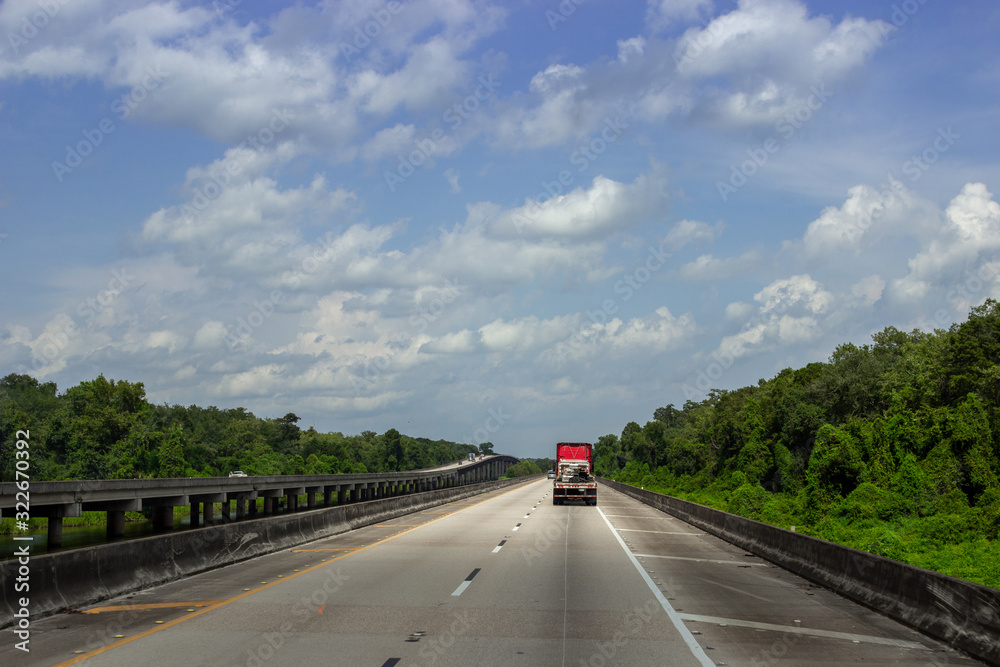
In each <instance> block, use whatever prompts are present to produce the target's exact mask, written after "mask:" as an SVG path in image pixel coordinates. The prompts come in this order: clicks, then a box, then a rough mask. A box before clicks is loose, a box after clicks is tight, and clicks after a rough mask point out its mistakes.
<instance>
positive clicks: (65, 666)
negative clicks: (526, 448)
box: [53, 485, 521, 667]
mask: <svg viewBox="0 0 1000 667" xmlns="http://www.w3.org/2000/svg"><path fill="white" fill-rule="evenodd" d="M520 488H521V485H517V486H515V487H514V488H513V489H510V490H509V491H505V492H504V493H501V494H500V495H499V496H493V497H492V498H487V499H485V500H482V501H480V502H478V503H476V504H475V505H481V504H483V503H488V502H489V501H491V500H496V499H497V498H500V497H502V496H505V495H507V494H508V493H513V492H514V491H518V490H520ZM475 505H469V507H475ZM464 511H465V510H456V511H455V512H464ZM455 512H448V513H447V514H446V516H447V515H450V514H454V513H455ZM444 518H445V517H444V516H441V517H438V518H437V519H431V520H430V521H428V522H427V523H422V524H420V525H419V526H417V527H415V528H410V529H409V530H404V531H403V532H401V533H395V534H393V535H389V536H388V537H384V538H382V539H381V540H379V541H377V542H372V543H371V544H369V545H367V546H364V547H359V548H357V549H352V550H351V551H349V552H347V553H345V554H341V555H339V556H337V557H335V558H331V559H330V560H328V561H326V562H321V563H319V564H317V565H312V566H310V567H308V568H306V569H304V570H302V571H301V572H298V573H296V574H291V575H288V576H287V577H285V578H283V579H280V580H278V581H272V582H271V583H269V584H265V585H263V586H258V587H257V588H255V589H253V590H250V591H247V592H245V593H240V594H239V595H237V596H235V597H231V598H229V599H228V600H222V601H220V602H216V603H215V604H213V605H210V606H208V607H202V608H201V609H199V610H198V611H196V612H193V613H190V614H185V615H184V616H182V617H180V618H175V619H174V620H172V621H167V622H166V623H164V624H163V625H157V626H156V627H153V628H149V629H148V630H143V631H142V632H140V633H138V634H135V635H132V636H131V637H125V638H124V639H119V640H118V641H116V642H113V643H111V644H108V645H107V646H102V647H101V648H97V649H94V650H93V651H90V652H89V653H84V654H83V655H78V656H76V657H75V658H71V659H69V660H66V661H64V662H60V663H58V664H56V665H53V667H69V665H75V664H77V663H80V662H83V661H84V660H87V659H89V658H93V657H94V656H98V655H100V654H102V653H105V652H107V651H110V650H111V649H114V648H118V647H119V646H124V645H125V644H128V643H130V642H134V641H135V640H137V639H142V638H143V637H148V636H149V635H151V634H154V633H156V632H160V631H162V630H166V629H167V628H171V627H173V626H175V625H178V624H180V623H183V622H184V621H189V620H191V619H192V618H194V617H196V616H201V615H202V614H205V613H208V612H210V611H215V610H216V609H218V608H220V607H223V606H225V605H227V604H229V603H230V602H236V601H237V600H242V599H243V598H245V597H247V596H250V595H253V594H254V593H259V592H261V591H263V590H266V589H268V588H271V587H272V586H277V585H278V584H283V583H285V582H286V581H290V580H292V579H294V578H295V577H298V576H301V575H303V574H306V573H307V572H312V571H313V570H316V569H318V568H321V567H326V566H327V565H329V564H331V563H333V562H335V561H338V560H340V559H341V558H347V557H348V556H353V555H354V554H356V553H357V552H359V551H364V550H366V549H371V548H372V547H374V546H376V545H379V544H382V543H383V542H388V541H389V540H394V539H396V538H397V537H400V536H401V535H406V534H407V533H410V532H412V531H414V530H418V529H420V528H422V527H424V526H429V525H431V524H432V523H437V522H438V521H440V520H441V519H444Z"/></svg>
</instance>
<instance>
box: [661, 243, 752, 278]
mask: <svg viewBox="0 0 1000 667" xmlns="http://www.w3.org/2000/svg"><path fill="white" fill-rule="evenodd" d="M764 261H765V257H764V255H763V254H762V253H761V252H760V251H759V250H754V249H751V250H747V251H746V252H744V253H743V254H741V255H739V256H737V257H729V258H726V259H719V258H718V257H714V256H712V255H701V256H700V257H698V258H697V259H696V260H694V261H693V262H689V263H687V264H685V265H684V266H682V267H681V268H680V270H679V271H678V275H679V276H680V278H681V279H682V280H688V281H692V282H702V281H707V280H725V279H727V278H732V277H733V276H738V275H742V274H744V273H747V272H749V271H752V270H754V269H756V268H758V267H759V266H761V265H762V264H763V263H764Z"/></svg>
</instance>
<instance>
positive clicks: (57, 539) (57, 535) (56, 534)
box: [48, 516, 63, 549]
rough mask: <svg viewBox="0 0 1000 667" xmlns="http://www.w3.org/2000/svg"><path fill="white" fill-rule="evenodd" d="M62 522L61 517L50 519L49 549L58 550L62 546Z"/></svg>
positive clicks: (51, 517)
mask: <svg viewBox="0 0 1000 667" xmlns="http://www.w3.org/2000/svg"><path fill="white" fill-rule="evenodd" d="M62 520H63V518H62V517H61V516H50V517H49V521H48V523H49V525H48V529H49V547H48V548H49V549H56V548H58V547H61V546H62V526H63V524H62Z"/></svg>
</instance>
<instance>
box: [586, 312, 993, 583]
mask: <svg viewBox="0 0 1000 667" xmlns="http://www.w3.org/2000/svg"><path fill="white" fill-rule="evenodd" d="M872 340H873V343H872V344H870V345H863V346H860V347H859V346H856V345H853V344H851V343H846V344H843V345H840V346H839V347H838V348H837V349H836V350H835V351H834V353H833V354H832V356H831V357H830V359H829V361H828V362H826V363H811V364H808V365H807V366H805V367H804V368H800V369H797V370H793V369H790V368H789V369H785V370H783V371H781V372H780V373H778V374H777V375H776V376H775V377H773V378H771V379H769V380H763V379H762V380H760V381H759V382H758V384H757V385H756V386H748V387H742V388H740V389H736V390H733V391H726V390H720V389H713V390H712V391H711V392H709V394H708V397H707V398H706V399H704V400H703V401H701V402H693V401H687V402H686V403H685V404H684V406H683V407H682V408H680V409H677V408H676V407H674V405H668V406H666V407H663V408H659V409H657V410H656V411H655V412H654V414H653V420H652V421H649V422H647V423H646V424H645V426H640V425H639V424H638V423H636V422H630V423H628V424H627V425H626V426H625V428H624V429H623V431H622V433H621V435H620V436H616V435H606V436H603V437H601V438H599V439H598V442H597V445H596V447H595V450H596V451H595V454H596V456H597V460H596V468H597V472H598V474H600V475H602V476H605V477H609V478H612V479H615V480H618V481H620V482H623V483H626V484H632V485H635V486H641V487H644V488H646V489H649V490H652V491H656V492H660V493H666V494H669V495H672V496H676V497H679V498H682V499H685V500H690V501H693V502H697V503H701V504H704V505H708V506H711V507H715V508H717V509H721V510H725V511H727V512H731V513H734V514H738V515H740V516H744V517H748V518H751V519H755V520H758V521H763V522H766V523H769V524H772V525H776V526H780V527H783V528H790V527H791V526H795V529H796V530H797V531H798V532H801V533H806V534H809V535H813V536H815V537H819V538H823V539H826V540H830V541H833V542H837V543H839V544H844V545H848V546H851V547H854V548H857V549H861V550H864V551H867V552H870V553H874V554H878V555H881V556H885V557H888V558H892V559H895V560H899V561H902V562H906V563H910V564H913V565H917V566H919V567H924V568H927V569H931V570H935V571H937V572H942V573H944V574H948V575H952V576H956V577H960V578H962V579H966V580H969V581H974V582H977V583H980V584H984V585H987V586H991V587H993V588H1000V446H998V444H1000V304H998V303H997V302H996V301H994V300H992V299H991V300H988V301H987V302H986V303H985V304H983V305H982V306H979V307H977V308H973V309H972V311H971V313H970V315H969V318H968V320H967V321H965V322H962V323H957V324H954V325H952V326H951V328H950V329H948V330H946V331H945V330H938V331H935V332H933V333H924V332H920V331H913V332H910V333H904V332H902V331H899V330H897V329H895V328H893V327H889V328H887V329H885V330H883V331H881V332H879V333H877V334H875V335H873V336H872Z"/></svg>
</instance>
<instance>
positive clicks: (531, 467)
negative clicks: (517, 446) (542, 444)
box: [504, 459, 543, 479]
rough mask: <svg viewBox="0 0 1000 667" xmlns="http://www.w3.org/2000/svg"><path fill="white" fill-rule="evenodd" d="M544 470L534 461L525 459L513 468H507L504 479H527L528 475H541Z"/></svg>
mask: <svg viewBox="0 0 1000 667" xmlns="http://www.w3.org/2000/svg"><path fill="white" fill-rule="evenodd" d="M542 472H543V471H542V469H541V468H539V467H538V464H537V463H535V462H534V461H532V460H529V459H525V460H523V461H518V462H517V463H515V464H514V465H512V466H511V467H509V468H507V472H506V473H504V477H506V478H507V479H511V478H512V477H526V476H528V475H541V474H542Z"/></svg>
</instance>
